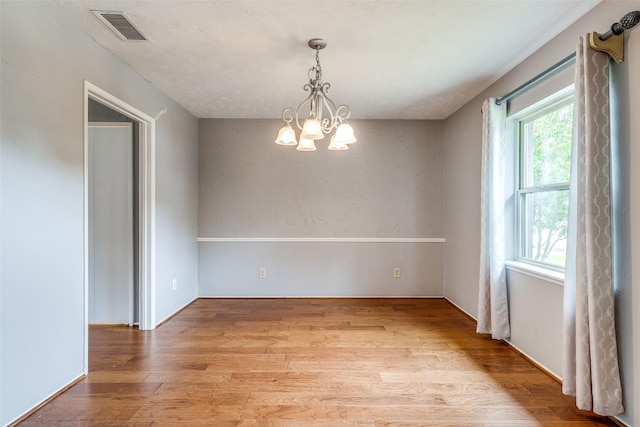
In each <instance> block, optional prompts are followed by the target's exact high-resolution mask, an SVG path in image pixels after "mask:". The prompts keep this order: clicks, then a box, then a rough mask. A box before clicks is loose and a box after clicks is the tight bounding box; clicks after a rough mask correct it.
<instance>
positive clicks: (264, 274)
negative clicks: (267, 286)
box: [258, 268, 267, 279]
mask: <svg viewBox="0 0 640 427" xmlns="http://www.w3.org/2000/svg"><path fill="white" fill-rule="evenodd" d="M258 277H259V278H261V279H264V278H265V277H267V269H266V268H261V269H260V270H258Z"/></svg>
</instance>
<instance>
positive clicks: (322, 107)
mask: <svg viewBox="0 0 640 427" xmlns="http://www.w3.org/2000/svg"><path fill="white" fill-rule="evenodd" d="M326 46H327V41H326V40H324V39H311V40H309V47H310V48H311V49H315V51H316V66H315V67H311V68H310V69H309V83H307V84H305V85H304V90H305V91H306V92H311V93H310V94H309V96H307V98H306V99H305V100H304V101H302V102H301V103H300V105H298V108H296V109H295V110H294V109H293V108H285V109H284V111H282V119H283V120H284V121H285V125H284V126H283V127H282V128H281V129H280V132H278V137H277V138H276V144H280V145H289V146H294V145H297V150H299V151H315V150H316V144H315V141H317V140H320V139H323V138H324V137H325V135H326V134H330V133H331V132H333V130H334V129H335V133H334V134H333V135H332V136H331V142H330V143H329V147H328V148H329V150H346V149H348V148H349V144H352V143H354V142H356V137H355V136H354V134H353V128H352V127H351V126H350V125H349V123H347V119H348V118H349V117H350V116H351V109H350V108H349V107H348V106H347V105H340V106H338V107H336V104H334V102H333V101H332V100H331V98H329V96H328V95H327V92H329V88H330V87H331V85H330V84H329V83H325V82H323V81H322V67H321V66H320V50H321V49H324V48H325V47H326ZM307 108H308V109H309V112H308V114H307V115H306V119H305V121H304V124H303V125H302V126H300V117H301V114H305V111H307ZM301 110H302V111H301ZM294 120H295V123H296V126H297V127H298V129H299V130H300V131H301V133H300V139H299V140H297V139H296V133H295V131H294V129H293V127H292V126H291V123H292V122H293V121H294Z"/></svg>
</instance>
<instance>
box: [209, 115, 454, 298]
mask: <svg viewBox="0 0 640 427" xmlns="http://www.w3.org/2000/svg"><path fill="white" fill-rule="evenodd" d="M351 125H352V126H353V128H354V130H355V132H356V136H357V138H358V142H357V143H356V144H353V145H352V146H351V148H350V149H349V150H347V151H340V152H333V151H329V150H327V149H326V146H327V142H320V143H318V147H319V148H318V151H315V152H309V153H306V152H305V153H302V152H299V151H296V150H295V149H294V148H292V147H282V146H278V145H276V144H275V143H274V142H273V141H274V139H275V137H276V135H277V132H278V129H279V128H280V126H282V122H281V121H280V120H211V119H208V120H200V153H199V154H200V155H199V158H200V166H199V174H200V203H199V236H200V237H201V238H203V239H206V238H232V239H235V240H236V241H233V242H220V241H215V242H208V241H201V242H200V263H199V266H200V267H199V268H200V274H199V280H200V295H203V296H441V295H442V268H443V258H442V256H443V255H442V249H443V244H442V242H435V243H434V242H414V241H410V242H408V243H407V242H400V241H398V239H406V238H409V239H415V238H441V237H442V233H443V228H442V224H443V218H442V123H441V122H427V121H357V120H356V121H352V122H351ZM327 139H328V138H327ZM263 238H271V239H275V240H276V241H269V242H264V241H259V240H261V239H263ZM290 238H298V239H303V240H304V239H307V240H304V241H303V242H290V241H282V240H278V239H290ZM313 238H331V239H341V240H340V241H339V242H337V241H332V242H318V241H309V240H308V239H313ZM362 238H365V239H373V240H374V241H365V242H362V241H358V240H359V239H362ZM238 239H246V240H243V241H237V240H238ZM376 239H377V240H376ZM380 239H392V241H391V242H381V241H380ZM261 267H264V268H267V277H266V278H264V279H259V278H258V269H259V268H261ZM394 267H399V268H400V269H401V277H400V278H398V279H394V278H393V275H392V273H393V268H394Z"/></svg>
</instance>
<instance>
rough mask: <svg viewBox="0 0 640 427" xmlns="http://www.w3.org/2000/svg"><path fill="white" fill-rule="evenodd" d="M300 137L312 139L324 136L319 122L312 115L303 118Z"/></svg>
mask: <svg viewBox="0 0 640 427" xmlns="http://www.w3.org/2000/svg"><path fill="white" fill-rule="evenodd" d="M300 138H305V139H313V140H316V139H322V138H324V133H322V127H321V126H320V122H319V121H317V120H316V119H314V118H312V117H309V118H308V119H307V120H305V122H304V126H303V127H302V133H301V134H300Z"/></svg>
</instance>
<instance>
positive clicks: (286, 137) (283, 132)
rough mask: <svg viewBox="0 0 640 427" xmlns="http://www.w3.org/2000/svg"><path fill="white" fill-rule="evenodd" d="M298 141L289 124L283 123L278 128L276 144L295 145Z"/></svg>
mask: <svg viewBox="0 0 640 427" xmlns="http://www.w3.org/2000/svg"><path fill="white" fill-rule="evenodd" d="M297 143H298V142H297V141H296V133H295V132H294V130H293V128H292V127H291V125H284V126H282V127H281V128H280V132H278V137H277V138H276V144H280V145H296V144H297Z"/></svg>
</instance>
